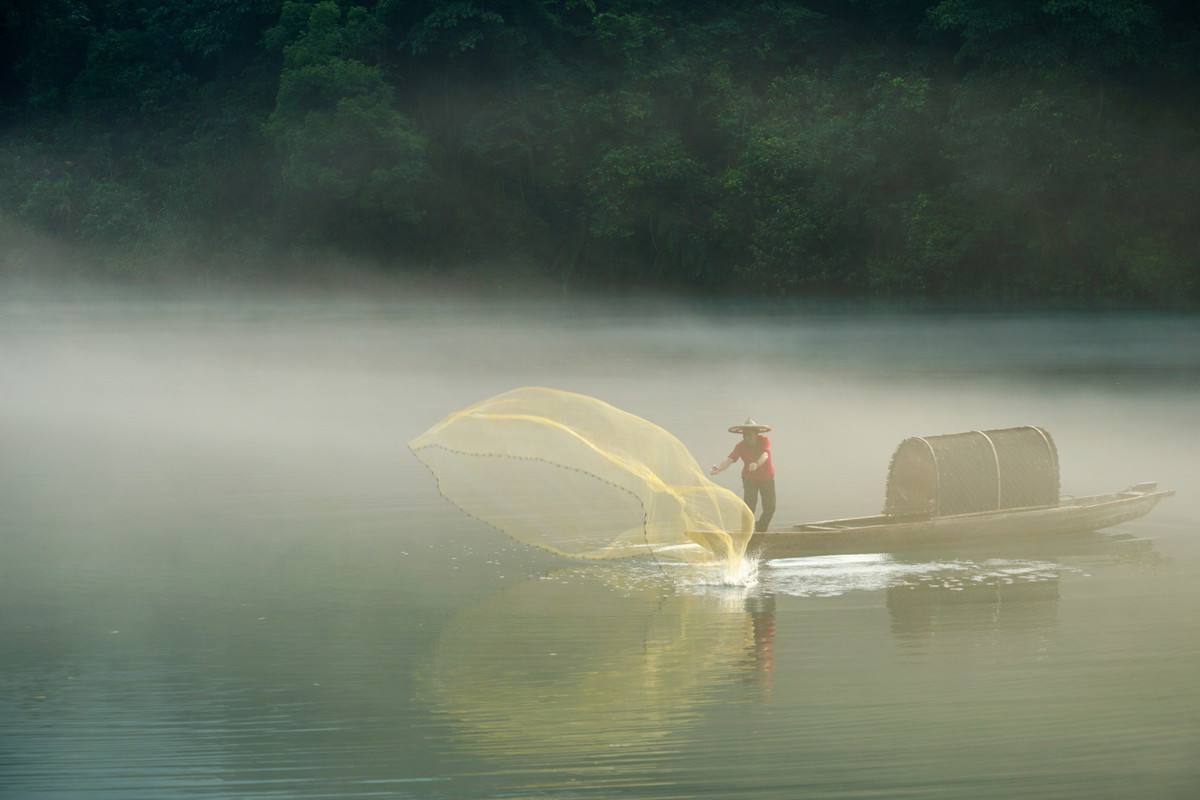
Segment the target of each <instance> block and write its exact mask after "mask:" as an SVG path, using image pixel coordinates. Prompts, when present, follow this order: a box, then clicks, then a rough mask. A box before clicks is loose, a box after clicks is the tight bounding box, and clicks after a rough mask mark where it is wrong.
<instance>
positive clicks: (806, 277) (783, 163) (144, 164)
mask: <svg viewBox="0 0 1200 800" xmlns="http://www.w3.org/2000/svg"><path fill="white" fill-rule="evenodd" d="M1198 217H1200V3H1196V2H1194V0H801V2H791V0H762V1H760V2H746V1H744V0H720V1H717V0H691V1H690V2H689V1H688V0H674V1H670V0H641V2H634V1H633V0H494V1H492V2H489V1H488V0H447V1H445V2H438V1H437V0H336V1H335V0H319V1H317V0H283V1H282V2H281V1H280V0H7V1H6V2H0V237H3V239H0V241H7V245H6V246H5V247H4V248H3V249H2V250H0V269H3V270H5V271H7V272H8V273H10V274H14V273H17V274H19V273H22V272H23V271H24V272H29V271H35V270H38V269H42V268H43V266H42V265H41V262H40V261H39V260H38V258H37V257H36V255H35V254H34V250H33V249H30V247H24V246H23V245H20V244H18V243H20V242H30V241H39V242H45V241H52V242H55V243H60V244H61V245H63V246H65V247H69V248H71V252H73V253H76V254H77V255H78V256H79V257H80V258H82V259H83V266H77V267H76V269H78V270H84V271H86V272H88V273H89V274H92V275H94V276H95V277H97V278H104V279H112V278H122V279H127V280H134V281H153V280H156V279H164V278H165V277H168V276H169V277H179V275H180V273H183V274H184V275H188V274H191V275H195V276H199V275H202V276H205V277H206V279H211V278H212V276H218V277H220V278H221V279H228V280H235V281H236V280H244V279H256V280H257V279H262V278H270V277H273V276H274V277H279V278H280V279H282V280H287V279H288V278H289V276H291V277H294V276H296V275H300V274H304V272H303V271H304V270H305V269H312V265H313V264H320V263H326V262H328V263H332V262H334V261H344V262H352V263H356V264H362V265H371V266H372V268H377V269H379V270H381V271H385V272H389V273H396V274H408V275H416V276H423V277H425V278H435V279H436V278H438V277H446V278H450V277H453V278H458V279H466V280H473V281H476V282H478V283H480V284H482V285H517V286H519V285H523V284H524V283H526V282H528V283H529V284H531V285H532V284H537V283H541V284H548V285H551V286H555V287H559V286H561V287H564V288H566V289H577V288H579V289H581V288H589V289H591V288H598V289H617V288H628V287H635V288H656V289H662V290H666V291H690V292H698V293H716V292H736V293H741V294H751V295H753V294H776V295H821V296H829V295H849V296H861V295H880V296H895V297H906V296H919V297H972V298H980V297H983V298H1024V297H1041V298H1064V299H1081V300H1088V301H1091V300H1093V299H1105V300H1110V301H1118V302H1124V301H1132V302H1143V303H1144V302H1150V303H1157V302H1186V303H1196V302H1200V218H1198Z"/></svg>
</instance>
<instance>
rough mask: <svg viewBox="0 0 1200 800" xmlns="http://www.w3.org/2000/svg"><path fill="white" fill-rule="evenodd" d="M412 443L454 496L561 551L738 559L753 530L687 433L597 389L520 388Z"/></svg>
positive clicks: (470, 509) (519, 535)
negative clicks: (690, 446) (596, 393)
mask: <svg viewBox="0 0 1200 800" xmlns="http://www.w3.org/2000/svg"><path fill="white" fill-rule="evenodd" d="M409 447H411V448H412V451H413V452H414V453H415V454H416V456H417V458H419V459H420V460H421V461H422V462H423V463H424V464H425V465H426V466H427V467H428V468H429V469H430V471H431V472H432V473H433V475H434V477H435V478H436V479H437V483H438V490H439V491H440V492H441V493H442V494H443V495H444V496H445V497H446V498H447V499H449V500H450V501H451V502H453V503H454V504H455V505H457V506H459V507H460V508H461V509H463V510H464V511H466V512H467V513H468V514H470V515H471V516H473V517H475V518H477V519H479V520H482V521H484V522H486V523H488V524H489V525H491V526H493V527H494V528H497V529H499V530H501V531H503V532H504V533H506V534H508V535H509V536H512V537H513V538H514V539H518V540H520V541H522V542H525V543H527V544H531V545H535V546H538V547H543V548H545V549H548V550H552V551H553V552H556V553H560V554H562V555H566V556H572V557H576V558H587V559H606V558H621V557H627V556H633V555H646V554H653V555H654V556H655V557H657V558H667V559H671V560H680V561H726V562H729V563H736V562H737V561H739V560H740V559H741V558H742V556H743V555H744V553H745V550H746V545H747V544H748V542H749V540H750V537H751V535H753V529H754V516H753V514H752V513H751V512H750V509H748V508H747V507H746V504H745V503H743V502H742V499H741V498H740V497H738V496H737V495H735V494H734V493H733V492H731V491H729V490H728V489H725V488H724V487H722V486H719V485H718V484H716V483H713V482H712V481H710V480H709V479H708V478H707V476H706V475H705V474H704V471H703V470H702V469H701V467H700V465H699V464H697V463H696V460H695V459H694V458H693V457H692V455H691V454H690V453H689V452H688V450H687V448H686V447H684V445H683V443H682V442H680V441H679V440H678V439H676V438H675V437H674V436H672V435H671V434H670V433H668V432H667V431H665V430H663V429H662V428H660V427H659V426H657V425H655V424H654V423H652V422H648V421H647V420H644V419H642V418H640V417H637V416H635V415H633V414H630V413H627V412H625V411H622V410H620V409H619V408H615V407H613V406H611V405H609V404H608V403H605V402H603V401H601V400H597V399H596V398H594V397H588V396H586V395H581V394H574V393H571V392H563V391H558V390H555V389H546V388H539V387H533V388H523V389H514V390H512V391H510V392H505V393H504V394H500V395H497V396H495V397H492V398H489V399H487V400H484V401H482V402H479V403H476V404H475V405H473V406H470V407H468V408H465V409H463V410H461V411H457V412H455V413H453V414H451V415H450V416H448V417H446V418H445V419H444V420H442V421H441V422H439V423H438V424H437V425H434V426H433V427H432V428H430V429H429V430H428V431H426V432H425V433H423V434H422V435H420V436H418V437H417V438H416V439H414V440H413V441H412V442H410V443H409ZM697 541H702V542H704V543H705V544H706V547H700V546H699V545H697V544H696V542H697Z"/></svg>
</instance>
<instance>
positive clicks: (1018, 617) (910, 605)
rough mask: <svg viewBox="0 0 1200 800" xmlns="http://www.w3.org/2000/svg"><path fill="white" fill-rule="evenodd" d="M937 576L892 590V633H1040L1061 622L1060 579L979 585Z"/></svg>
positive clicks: (889, 604) (889, 603) (996, 578)
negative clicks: (949, 631) (944, 579)
mask: <svg viewBox="0 0 1200 800" xmlns="http://www.w3.org/2000/svg"><path fill="white" fill-rule="evenodd" d="M931 577H932V578H934V579H932V580H929V581H926V582H921V583H908V584H905V585H901V586H892V587H889V588H888V590H887V608H888V614H889V615H890V616H891V619H892V633H894V634H896V635H897V636H898V637H901V638H903V639H915V640H920V639H925V638H928V637H931V636H934V635H936V634H937V633H938V632H939V631H946V630H952V629H957V630H963V631H969V632H972V633H978V632H979V631H981V630H991V631H996V632H1003V631H1010V632H1026V633H1034V634H1037V633H1043V632H1045V631H1048V630H1050V629H1052V628H1054V626H1055V625H1057V623H1058V601H1059V578H1058V576H1057V575H1039V576H1037V577H1036V579H1031V580H1012V579H1010V578H1004V577H1000V576H992V577H988V578H987V579H985V580H978V581H970V580H968V581H958V580H955V579H954V577H953V576H951V579H950V580H947V581H940V580H937V579H936V577H937V576H931Z"/></svg>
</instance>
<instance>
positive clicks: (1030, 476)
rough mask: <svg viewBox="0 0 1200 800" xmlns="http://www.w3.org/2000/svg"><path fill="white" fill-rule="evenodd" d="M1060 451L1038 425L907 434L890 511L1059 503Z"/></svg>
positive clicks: (894, 469) (890, 490)
mask: <svg viewBox="0 0 1200 800" xmlns="http://www.w3.org/2000/svg"><path fill="white" fill-rule="evenodd" d="M1058 490H1059V482H1058V451H1057V450H1056V449H1055V446H1054V440H1053V439H1052V438H1051V437H1050V434H1049V433H1048V432H1046V431H1045V430H1043V429H1041V428H1037V427H1033V426H1028V427H1022V428H1002V429H996V430H987V431H968V432H966V433H952V434H946V435H942V436H918V437H914V438H912V439H905V440H904V441H903V442H901V443H900V446H899V447H898V448H897V449H896V453H895V455H893V456H892V464H891V468H890V469H889V471H888V485H887V499H886V503H885V505H884V513H885V514H893V515H898V516H913V515H915V516H926V515H932V516H945V515H949V514H969V513H973V512H979V511H995V510H998V509H1006V508H1025V507H1029V506H1048V505H1053V504H1054V503H1057V502H1058Z"/></svg>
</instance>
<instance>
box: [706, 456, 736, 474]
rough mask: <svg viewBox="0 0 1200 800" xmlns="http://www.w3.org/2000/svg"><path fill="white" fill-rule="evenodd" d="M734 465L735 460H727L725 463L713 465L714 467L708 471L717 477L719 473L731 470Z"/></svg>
mask: <svg viewBox="0 0 1200 800" xmlns="http://www.w3.org/2000/svg"><path fill="white" fill-rule="evenodd" d="M732 463H733V459H732V458H727V459H725V460H724V461H722V462H721V463H720V464H713V465H712V466H711V467H710V468H709V470H708V471H709V472H710V473H711V474H713V475H716V474H717V473H718V472H724V471H725V470H727V469H729V465H730V464H732Z"/></svg>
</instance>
